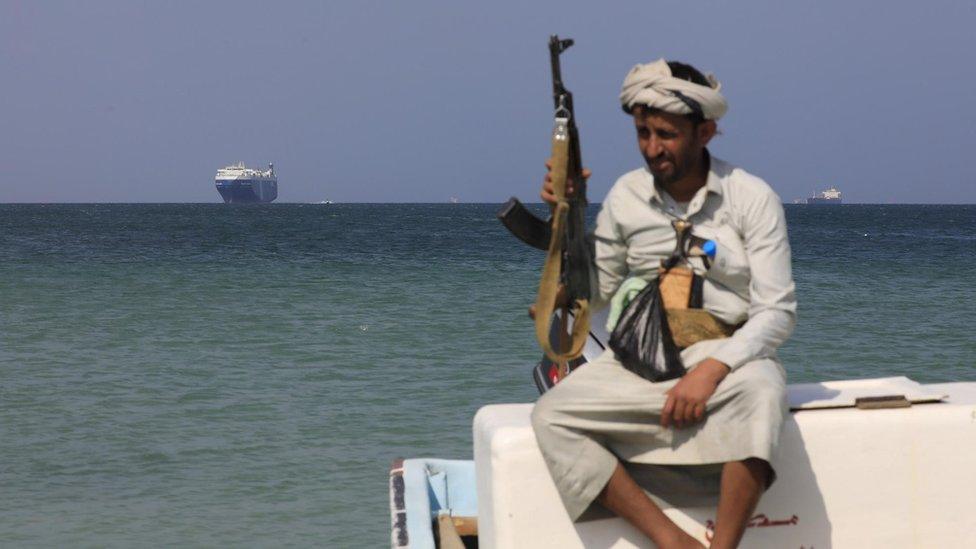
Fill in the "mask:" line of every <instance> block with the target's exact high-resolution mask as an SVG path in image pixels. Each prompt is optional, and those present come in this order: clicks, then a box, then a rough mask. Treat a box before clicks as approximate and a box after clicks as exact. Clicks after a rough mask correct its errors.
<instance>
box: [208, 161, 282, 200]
mask: <svg viewBox="0 0 976 549" xmlns="http://www.w3.org/2000/svg"><path fill="white" fill-rule="evenodd" d="M215 182H216V185H217V192H219V193H220V197H221V198H223V199H224V203H225V204H241V203H255V202H257V203H267V202H271V201H273V200H274V199H275V198H278V176H277V175H275V171H274V164H268V169H267V170H265V171H261V170H255V169H253V168H247V167H245V166H244V163H243V162H238V163H237V164H232V165H230V166H227V167H226V168H220V169H219V170H217V178H216V181H215Z"/></svg>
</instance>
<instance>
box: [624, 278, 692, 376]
mask: <svg viewBox="0 0 976 549" xmlns="http://www.w3.org/2000/svg"><path fill="white" fill-rule="evenodd" d="M610 348H611V349H613V352H614V354H616V355H617V360H619V361H620V363H621V364H623V365H624V367H625V368H627V369H628V370H630V371H631V372H634V373H635V374H637V375H639V376H641V377H642V378H644V379H646V380H648V381H652V382H655V383H656V382H658V381H667V380H669V379H674V378H677V377H681V376H683V375H685V367H684V365H683V364H682V363H681V355H680V353H679V352H678V347H677V346H676V345H675V344H674V340H673V339H672V337H671V329H670V328H669V327H668V321H667V315H666V313H665V311H664V303H663V300H662V299H661V291H660V288H658V284H657V281H656V280H655V281H652V282H651V283H650V284H648V285H647V287H646V288H644V289H643V290H641V292H640V293H639V294H637V295H636V296H635V297H634V299H632V300H631V301H630V303H628V304H627V307H626V308H624V310H623V312H622V313H621V314H620V320H618V321H617V325H616V326H615V327H614V328H613V333H611V334H610Z"/></svg>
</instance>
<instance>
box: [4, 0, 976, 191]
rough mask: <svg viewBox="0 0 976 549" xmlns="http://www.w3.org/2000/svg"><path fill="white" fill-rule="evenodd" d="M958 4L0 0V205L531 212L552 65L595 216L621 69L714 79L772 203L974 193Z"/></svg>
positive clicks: (613, 173)
mask: <svg viewBox="0 0 976 549" xmlns="http://www.w3.org/2000/svg"><path fill="white" fill-rule="evenodd" d="M974 28H976V2H973V1H972V0H960V1H940V0H935V1H926V2H918V1H913V2H908V1H895V2H892V1H890V0H888V1H873V2H868V1H859V2H851V1H836V2H824V1H811V0H804V1H786V2H784V1H782V0H775V1H764V2H747V1H735V2H732V1H722V2H688V1H686V0H682V1H648V0H643V1H637V2H606V3H598V2H583V1H580V2H553V1H528V0H523V1H521V2H509V1H500V0H495V1H491V2H477V3H475V2H462V1H458V0H454V1H443V2H435V1H427V0H412V1H404V0H388V1H370V0H355V1H353V0H348V1H335V0H333V1H317V2H313V1H295V2H288V1H284V2H241V1H233V2H231V1H226V2H217V1H205V2H136V1H131V0H126V1H118V2H107V1H94V0H93V1H90V2H75V1H71V2H55V1H47V0H45V1H27V0H24V1H15V0H0V82H2V87H0V202H219V201H220V197H219V196H218V194H217V192H216V190H215V189H214V182H213V178H214V175H215V172H216V170H217V168H219V167H221V166H224V165H226V164H229V163H232V162H236V161H238V160H242V161H244V162H246V163H247V164H248V165H250V166H255V167H257V166H264V165H266V164H267V163H268V162H269V161H273V162H274V163H275V166H276V168H277V171H278V177H279V188H280V194H279V199H278V200H279V201H281V202H315V201H319V200H323V199H331V200H334V201H341V202H445V201H447V200H448V199H449V198H450V197H451V196H456V197H458V198H459V199H460V200H461V201H462V202H502V201H504V200H505V199H506V198H507V197H508V196H510V195H517V196H519V197H521V198H523V200H532V201H536V200H537V191H538V186H539V182H540V180H541V177H542V174H543V170H544V168H543V167H542V163H543V161H544V159H545V157H546V156H547V154H548V148H549V145H548V140H549V132H550V129H551V125H552V109H551V103H550V96H549V94H550V82H549V67H548V54H547V51H546V43H547V40H548V36H549V34H552V33H559V34H560V35H564V36H567V37H572V38H574V39H575V40H576V46H574V47H573V48H571V49H570V50H569V51H568V52H567V53H566V54H565V55H564V67H563V68H564V76H565V80H566V83H567V85H568V86H569V87H570V89H571V90H572V91H573V92H574V94H575V99H576V107H577V118H578V124H579V126H580V130H581V132H582V145H583V158H584V163H585V164H586V165H587V166H589V167H590V168H591V169H592V170H593V172H594V176H593V179H592V180H591V186H590V198H591V200H594V201H599V200H601V199H602V198H603V196H604V195H605V193H606V191H607V189H608V188H609V186H610V185H611V184H612V182H613V181H614V179H616V177H617V176H619V175H620V174H621V173H623V172H624V171H627V170H629V169H633V168H635V167H639V166H640V165H641V158H640V156H639V155H638V152H637V149H636V145H635V139H634V135H633V129H632V122H631V121H630V120H629V119H628V118H627V117H626V116H625V115H624V114H623V113H622V112H621V110H620V107H619V103H618V100H617V94H618V92H619V87H620V82H621V80H622V78H623V76H624V74H625V73H626V71H627V70H628V69H629V68H630V67H631V66H632V65H634V64H635V63H637V62H644V61H650V60H653V59H656V58H658V57H666V58H668V59H677V60H682V61H686V62H690V63H692V64H694V65H696V66H698V67H699V68H701V69H703V70H705V71H710V72H714V73H715V74H716V76H717V77H718V78H719V80H721V81H722V83H723V86H724V88H723V89H724V92H725V94H726V97H727V98H728V100H729V104H730V109H729V114H728V115H727V116H726V118H725V119H723V120H722V121H721V123H720V127H721V129H722V131H723V135H721V136H719V138H718V139H717V140H716V141H715V142H714V145H713V146H712V147H711V148H712V151H713V153H714V154H716V155H717V156H720V157H722V158H725V159H726V160H729V161H731V162H733V163H735V164H738V165H741V166H743V167H744V168H746V169H747V170H749V171H751V172H753V173H755V174H757V175H759V176H761V177H763V178H765V179H766V180H767V181H768V182H769V183H770V184H771V185H772V186H773V188H774V189H776V191H777V192H778V193H779V194H780V196H781V197H782V198H783V200H784V201H787V202H788V201H790V200H791V199H793V198H796V197H802V196H808V195H810V194H811V193H813V192H814V191H816V190H820V189H823V188H825V187H826V186H828V185H836V186H837V187H839V188H840V189H841V190H842V191H843V192H844V197H845V200H846V201H849V202H967V203H973V202H976V176H974V175H973V170H972V168H971V167H969V160H970V158H971V157H972V156H974V155H976V102H974V98H976V91H974V90H976V38H974V36H976V32H974Z"/></svg>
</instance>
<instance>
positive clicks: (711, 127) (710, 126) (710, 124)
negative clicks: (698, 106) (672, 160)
mask: <svg viewBox="0 0 976 549" xmlns="http://www.w3.org/2000/svg"><path fill="white" fill-rule="evenodd" d="M695 132H696V133H697V134H698V141H699V142H700V143H701V144H702V146H705V145H708V142H709V141H711V140H712V138H713V137H715V134H716V133H717V132H718V124H716V123H715V121H714V120H706V121H704V122H702V123H701V124H699V125H698V127H696V128H695Z"/></svg>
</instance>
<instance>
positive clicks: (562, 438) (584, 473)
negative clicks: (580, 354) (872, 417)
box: [532, 340, 789, 520]
mask: <svg viewBox="0 0 976 549" xmlns="http://www.w3.org/2000/svg"><path fill="white" fill-rule="evenodd" d="M720 341H721V340H717V341H703V342H700V343H698V344H696V345H693V346H692V347H689V348H688V349H685V350H684V351H683V352H682V361H683V362H684V364H690V365H692V367H693V365H695V364H697V363H698V362H699V361H700V360H702V359H704V358H706V357H707V356H709V354H710V351H711V347H712V345H710V344H713V343H714V344H718V343H720ZM677 382H678V380H677V379H674V380H670V381H665V382H661V383H651V382H649V381H647V380H645V379H643V378H641V377H640V376H637V375H636V374H634V373H632V372H630V371H628V370H627V369H625V368H624V367H623V366H622V365H621V364H620V362H618V361H617V359H616V358H615V357H614V355H613V351H610V350H607V351H606V352H604V353H603V354H602V355H600V356H599V357H598V358H597V359H596V360H594V361H592V362H589V363H587V364H584V365H582V366H580V367H579V368H577V369H576V370H574V371H573V373H572V374H571V375H570V376H568V377H567V378H566V379H564V380H563V381H561V382H560V383H559V384H557V385H556V386H555V387H553V388H552V389H551V390H550V391H548V392H546V393H545V394H544V395H542V397H540V398H539V401H538V402H537V403H536V405H535V408H534V409H533V411H532V427H533V429H534V430H535V436H536V439H537V440H538V443H539V447H540V449H541V450H542V455H543V457H544V458H545V461H546V465H547V466H548V467H549V472H550V474H551V475H552V478H553V480H554V481H555V483H556V487H557V489H558V490H559V494H560V496H561V497H562V501H563V504H564V505H565V506H566V510H567V511H568V513H569V515H570V517H571V518H572V519H573V520H577V519H579V518H580V516H581V515H583V513H584V511H586V510H587V509H588V508H590V506H591V504H592V503H593V501H594V500H595V499H596V497H597V496H598V495H599V494H600V492H601V491H602V490H603V488H604V487H605V486H606V484H607V482H608V481H609V480H610V475H611V474H612V473H613V471H614V469H615V468H616V466H617V463H618V462H623V463H624V465H625V466H626V467H627V468H628V470H631V472H632V474H633V476H634V477H635V479H636V480H637V481H638V483H639V484H641V486H642V487H644V488H645V490H648V491H650V492H651V493H655V492H656V489H659V490H667V491H668V492H671V494H670V495H669V494H659V493H655V495H658V496H660V497H662V498H663V499H666V500H668V501H669V502H670V503H672V504H675V505H680V504H682V503H681V502H682V501H685V500H686V498H684V497H683V496H689V497H692V498H694V497H696V496H709V495H717V492H718V486H719V484H718V482H719V479H720V470H721V464H723V463H726V462H729V461H740V460H744V459H747V458H759V459H763V460H766V461H767V462H768V461H771V459H772V456H773V453H774V451H775V449H776V445H777V442H778V440H779V432H780V427H781V425H782V422H783V418H784V417H785V416H786V413H787V412H788V409H789V408H788V405H787V402H786V375H785V373H784V371H783V368H782V366H781V365H780V364H779V362H777V361H776V360H775V358H763V359H758V360H753V361H751V362H748V363H746V364H743V365H742V366H740V367H739V368H737V369H736V370H734V371H732V372H731V373H729V375H728V376H727V377H726V378H725V379H724V380H723V381H722V382H721V383H720V384H719V386H718V388H717V389H716V391H715V394H714V395H712V397H711V398H710V399H709V400H708V403H707V405H706V418H705V420H704V421H703V422H701V423H698V424H696V425H693V426H690V427H686V428H683V429H675V428H674V427H669V428H663V427H661V410H662V409H663V408H664V403H665V401H666V400H667V395H666V394H665V392H666V391H667V390H668V389H670V388H671V387H673V386H674V385H675V384H676V383H677ZM656 466H668V467H656ZM671 466H674V467H671ZM682 492H686V493H684V494H683V493H682Z"/></svg>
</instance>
